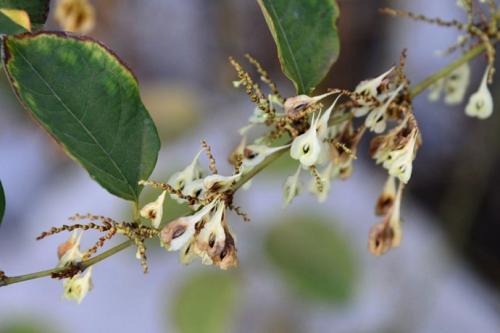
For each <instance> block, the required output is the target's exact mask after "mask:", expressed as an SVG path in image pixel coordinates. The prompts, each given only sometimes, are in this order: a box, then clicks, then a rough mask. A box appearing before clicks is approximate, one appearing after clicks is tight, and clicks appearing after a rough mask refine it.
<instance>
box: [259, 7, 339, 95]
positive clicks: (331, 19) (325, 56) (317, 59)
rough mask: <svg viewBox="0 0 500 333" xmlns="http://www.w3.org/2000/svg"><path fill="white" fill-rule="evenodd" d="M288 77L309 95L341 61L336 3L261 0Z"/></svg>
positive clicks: (301, 91) (282, 65)
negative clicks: (339, 57) (333, 66)
mask: <svg viewBox="0 0 500 333" xmlns="http://www.w3.org/2000/svg"><path fill="white" fill-rule="evenodd" d="M258 2H259V5H260V7H261V10H262V12H263V13H264V17H265V19H266V22H267V25H268V26H269V30H271V34H272V35H273V38H274V41H275V43H276V46H277V48H278V57H279V59H280V62H281V68H282V69H283V72H284V73H285V75H286V76H287V77H288V78H289V79H290V80H292V81H293V83H294V85H295V88H296V89H297V92H298V93H299V94H309V93H310V92H311V91H312V90H314V88H315V87H316V86H317V85H318V84H319V83H320V82H321V81H322V80H323V78H324V77H325V76H326V74H328V71H329V70H330V67H331V66H332V65H333V63H334V62H335V61H336V60H337V58H338V56H339V52H340V41H339V36H338V33H337V25H336V24H337V18H338V16H339V9H338V6H337V4H336V1H335V0H258Z"/></svg>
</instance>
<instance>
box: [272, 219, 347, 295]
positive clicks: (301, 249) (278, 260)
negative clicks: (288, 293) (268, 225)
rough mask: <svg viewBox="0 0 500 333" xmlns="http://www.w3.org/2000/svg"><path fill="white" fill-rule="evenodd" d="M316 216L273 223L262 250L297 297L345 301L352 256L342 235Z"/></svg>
mask: <svg viewBox="0 0 500 333" xmlns="http://www.w3.org/2000/svg"><path fill="white" fill-rule="evenodd" d="M328 224H330V225H331V224H332V223H328V222H326V221H324V219H322V218H321V217H318V216H317V215H314V214H310V215H305V216H303V217H301V216H298V217H293V218H288V219H285V220H284V221H283V222H278V223H276V224H275V225H274V226H273V228H272V229H271V230H270V232H269V234H268V235H267V237H266V241H265V247H266V253H267V255H268V256H269V258H270V259H271V261H272V262H273V263H274V264H275V266H276V267H277V268H278V270H279V271H280V273H281V274H282V276H283V278H284V279H285V281H286V282H287V283H288V284H289V285H290V287H291V288H292V289H293V290H295V291H296V292H297V293H298V294H299V295H300V296H303V297H306V298H309V299H313V300H319V301H323V302H328V303H341V302H345V301H346V300H348V299H349V298H350V297H351V295H352V293H353V289H354V283H355V280H356V269H355V268H356V267H355V257H354V254H353V253H352V251H351V248H350V247H349V243H348V242H347V240H346V237H345V236H344V235H342V234H340V233H339V232H337V231H336V230H335V229H333V228H332V227H331V226H329V225H328Z"/></svg>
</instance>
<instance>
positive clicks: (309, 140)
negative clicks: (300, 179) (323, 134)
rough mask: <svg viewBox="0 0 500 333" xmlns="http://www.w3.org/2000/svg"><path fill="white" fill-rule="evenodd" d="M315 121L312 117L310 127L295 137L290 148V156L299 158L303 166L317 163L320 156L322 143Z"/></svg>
mask: <svg viewBox="0 0 500 333" xmlns="http://www.w3.org/2000/svg"><path fill="white" fill-rule="evenodd" d="M318 118H319V117H318ZM317 121H318V120H317V119H316V120H315V119H314V117H313V119H312V123H311V127H309V129H308V130H307V131H305V132H304V133H303V134H301V135H299V136H298V137H296V138H295V139H294V140H293V142H292V147H291V148H290V156H291V157H292V158H293V159H295V160H299V161H300V164H302V165H303V166H304V167H310V166H313V165H315V164H317V163H318V161H319V159H320V157H321V156H320V155H321V148H322V145H321V141H320V139H319V138H318V133H317V131H316V125H317Z"/></svg>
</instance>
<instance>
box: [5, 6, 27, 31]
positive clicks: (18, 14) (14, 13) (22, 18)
mask: <svg viewBox="0 0 500 333" xmlns="http://www.w3.org/2000/svg"><path fill="white" fill-rule="evenodd" d="M0 12H1V13H2V14H4V15H5V16H7V17H8V18H9V19H11V20H12V21H13V22H14V23H16V24H17V25H20V26H21V27H23V28H24V29H26V30H28V31H31V21H30V17H29V15H28V13H27V12H26V11H25V10H20V9H8V8H0Z"/></svg>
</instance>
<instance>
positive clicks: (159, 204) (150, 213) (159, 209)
mask: <svg viewBox="0 0 500 333" xmlns="http://www.w3.org/2000/svg"><path fill="white" fill-rule="evenodd" d="M166 194H167V191H163V192H162V193H161V194H160V195H159V196H158V198H156V200H155V201H153V202H150V203H148V204H147V205H145V206H144V207H142V209H141V212H140V213H141V216H142V217H144V218H145V219H148V220H151V224H152V225H153V227H155V228H158V227H159V226H160V223H161V218H162V216H163V203H164V202H165V195H166Z"/></svg>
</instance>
